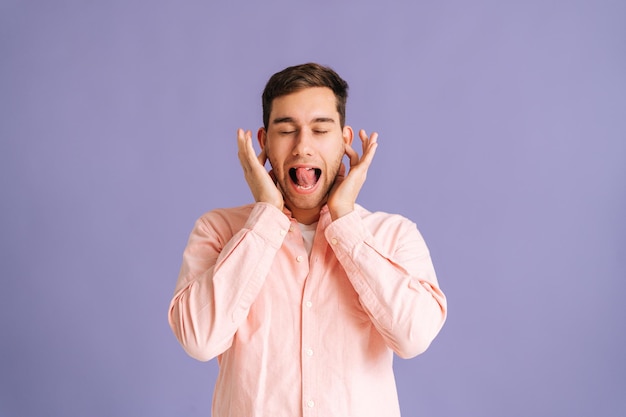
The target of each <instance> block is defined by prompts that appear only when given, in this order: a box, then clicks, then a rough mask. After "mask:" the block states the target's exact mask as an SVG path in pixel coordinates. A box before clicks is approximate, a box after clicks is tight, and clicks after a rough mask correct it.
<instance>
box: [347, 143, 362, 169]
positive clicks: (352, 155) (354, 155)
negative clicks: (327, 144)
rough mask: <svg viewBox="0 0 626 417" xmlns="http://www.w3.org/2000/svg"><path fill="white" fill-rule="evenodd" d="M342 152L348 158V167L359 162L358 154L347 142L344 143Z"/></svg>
mask: <svg viewBox="0 0 626 417" xmlns="http://www.w3.org/2000/svg"><path fill="white" fill-rule="evenodd" d="M344 153H345V154H346V155H348V159H350V167H353V166H355V165H357V164H358V163H359V154H358V153H357V152H356V151H355V150H354V148H352V146H350V145H349V144H346V146H345V149H344Z"/></svg>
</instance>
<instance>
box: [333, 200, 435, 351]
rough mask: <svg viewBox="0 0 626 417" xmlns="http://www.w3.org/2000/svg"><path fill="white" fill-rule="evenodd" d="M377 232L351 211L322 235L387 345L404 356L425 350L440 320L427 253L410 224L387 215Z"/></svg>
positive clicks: (401, 218)
mask: <svg viewBox="0 0 626 417" xmlns="http://www.w3.org/2000/svg"><path fill="white" fill-rule="evenodd" d="M377 229H378V232H377V237H376V238H375V237H374V236H373V235H372V233H371V232H370V231H369V230H368V229H367V227H366V224H365V221H364V220H363V219H362V218H361V216H360V215H359V213H358V212H356V211H353V212H351V213H350V214H347V215H345V216H343V217H341V218H340V219H338V220H336V221H334V222H332V223H331V224H330V225H329V226H328V227H327V228H326V231H325V235H326V239H327V241H328V242H329V244H330V246H331V247H332V249H333V251H334V253H335V255H336V256H337V259H338V260H339V262H340V263H341V265H342V266H343V268H344V270H345V271H346V273H347V275H348V279H349V280H350V282H351V283H352V286H353V287H354V289H355V290H356V292H357V293H358V295H359V300H360V302H361V305H362V306H363V308H364V309H365V311H366V312H367V314H368V315H369V316H370V319H371V320H372V323H373V324H374V326H375V327H376V329H377V330H378V332H379V333H380V334H381V335H382V336H383V338H384V339H385V340H386V343H387V345H388V346H389V347H390V348H391V349H393V350H394V351H395V352H396V353H397V354H398V356H400V357H403V358H409V357H413V356H416V355H418V354H420V353H422V352H423V351H425V350H426V349H427V348H428V346H429V345H430V343H431V342H432V340H433V339H434V338H435V336H436V335H437V333H438V332H439V330H440V329H441V326H443V323H444V321H445V319H446V313H447V303H446V298H445V296H444V294H443V292H442V291H441V290H440V289H439V286H438V283H437V278H436V275H435V270H434V268H433V265H432V262H431V259H430V254H429V251H428V248H427V247H426V244H425V243H424V240H423V239H422V236H421V235H420V233H419V231H418V230H417V228H416V227H415V224H413V223H412V222H410V221H409V220H407V219H405V218H403V217H401V216H391V217H388V218H387V219H385V221H384V222H383V223H380V224H377Z"/></svg>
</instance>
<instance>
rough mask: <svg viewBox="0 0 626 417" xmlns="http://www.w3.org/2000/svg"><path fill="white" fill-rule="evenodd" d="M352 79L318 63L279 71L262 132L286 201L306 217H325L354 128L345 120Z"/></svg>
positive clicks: (268, 92) (268, 93) (267, 96)
mask: <svg viewBox="0 0 626 417" xmlns="http://www.w3.org/2000/svg"><path fill="white" fill-rule="evenodd" d="M347 89H348V84H347V83H346V82H345V81H343V80H342V79H341V78H340V77H339V76H338V75H337V74H336V73H335V72H334V71H333V70H331V69H329V68H325V67H322V66H320V65H317V64H304V65H300V66H295V67H290V68H287V69H285V70H283V71H281V72H279V73H277V74H275V75H273V76H272V77H271V78H270V80H269V81H268V83H267V87H266V88H265V92H264V93H263V122H264V127H261V128H260V129H259V131H258V133H257V135H258V140H259V144H260V146H261V149H262V150H263V153H264V154H265V156H266V157H267V159H268V160H269V162H270V165H271V166H272V171H271V175H272V176H273V178H274V180H275V182H276V185H277V187H278V188H279V189H280V191H281V193H282V194H283V198H284V201H285V205H286V206H287V207H288V208H289V209H290V210H291V212H292V214H293V216H294V217H295V218H296V219H298V221H300V222H301V223H306V224H310V223H311V222H314V221H316V220H317V218H318V217H319V213H320V210H321V208H322V206H323V205H324V204H325V203H326V201H327V199H328V194H329V192H330V190H331V189H332V186H333V184H334V183H335V179H336V178H337V175H338V174H339V173H340V169H341V166H342V158H343V156H344V155H345V152H346V146H350V145H351V143H352V139H353V136H354V133H353V131H352V128H351V127H350V126H347V125H345V105H346V98H347Z"/></svg>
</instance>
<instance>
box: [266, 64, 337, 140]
mask: <svg viewBox="0 0 626 417" xmlns="http://www.w3.org/2000/svg"><path fill="white" fill-rule="evenodd" d="M310 87H328V88H330V89H331V90H332V91H333V93H334V94H335V98H336V102H337V112H338V113H339V123H340V125H341V127H342V128H343V126H344V125H345V123H346V101H347V100H348V83H347V82H346V81H345V80H343V79H342V78H341V77H340V76H339V74H337V73H336V72H335V71H334V70H333V69H332V68H330V67H325V66H323V65H320V64H316V63H312V62H310V63H307V64H301V65H294V66H292V67H288V68H285V69H284V70H282V71H279V72H277V73H276V74H274V75H272V76H271V77H270V79H269V80H268V81H267V84H266V85H265V89H264V90H263V96H262V101H263V125H264V126H265V129H267V127H268V126H269V121H270V120H269V119H270V113H271V112H272V103H273V101H274V99H275V98H277V97H281V96H286V95H288V94H291V93H295V92H297V91H300V90H303V89H305V88H310Z"/></svg>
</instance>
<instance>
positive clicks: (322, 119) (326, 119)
mask: <svg viewBox="0 0 626 417" xmlns="http://www.w3.org/2000/svg"><path fill="white" fill-rule="evenodd" d="M313 123H335V119H333V118H332V117H316V118H315V119H313Z"/></svg>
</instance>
